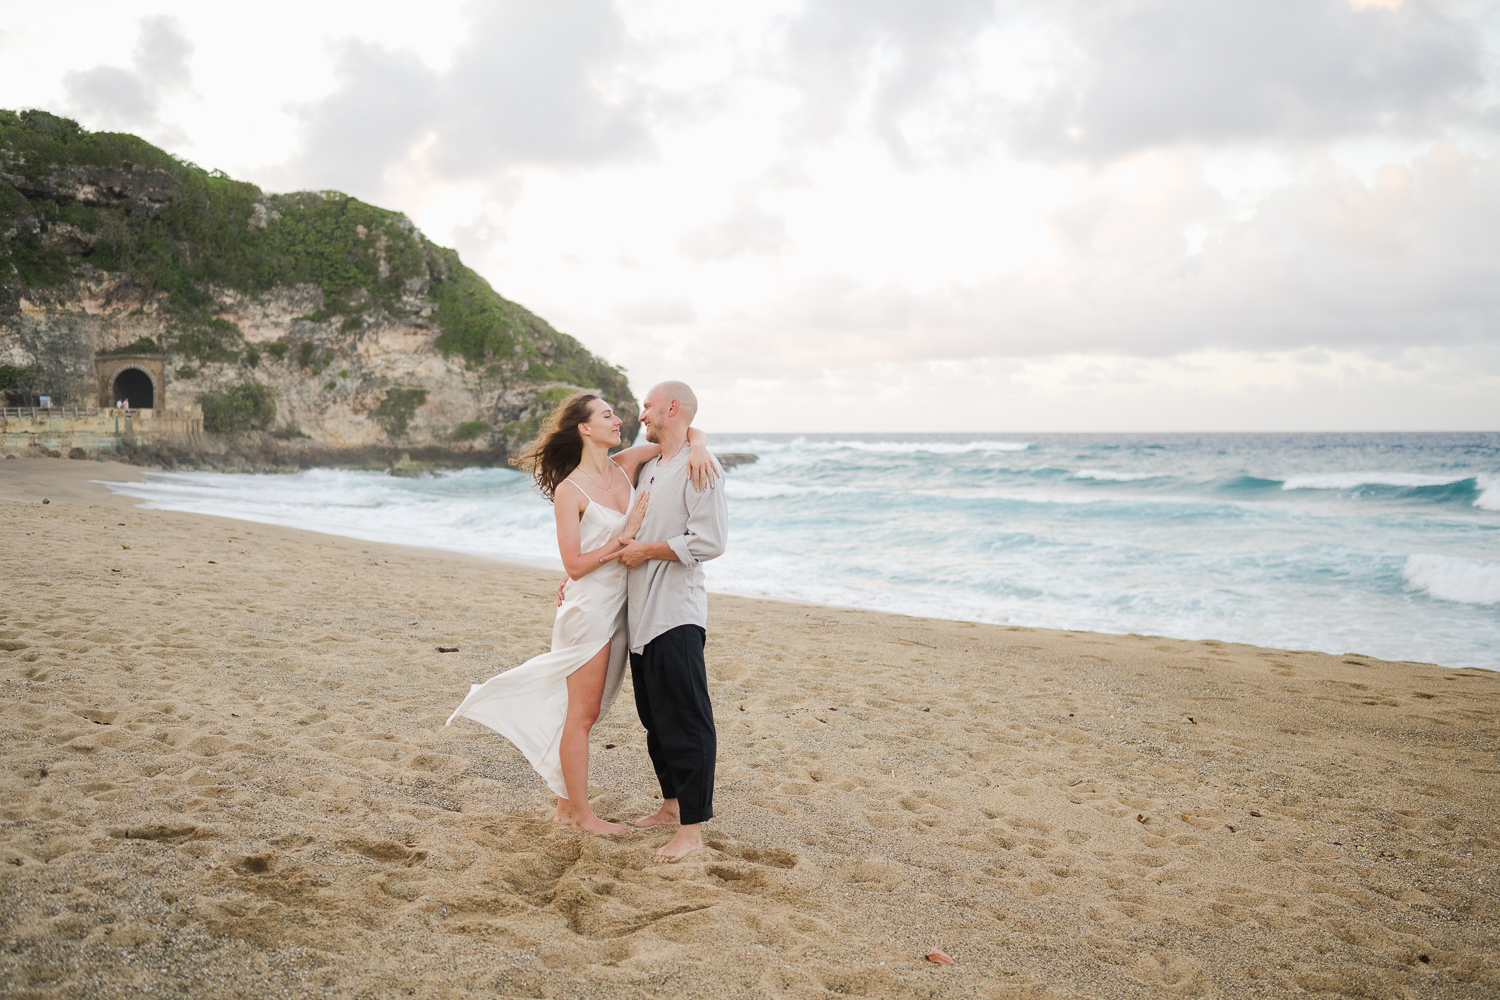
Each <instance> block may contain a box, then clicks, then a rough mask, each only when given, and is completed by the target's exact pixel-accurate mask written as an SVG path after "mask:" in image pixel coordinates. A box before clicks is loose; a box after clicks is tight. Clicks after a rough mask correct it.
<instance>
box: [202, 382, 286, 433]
mask: <svg viewBox="0 0 1500 1000" xmlns="http://www.w3.org/2000/svg"><path fill="white" fill-rule="evenodd" d="M198 403H199V405H200V406H202V407H203V429H204V430H206V431H212V432H213V433H215V434H237V433H239V432H240V431H250V430H255V431H263V430H266V429H268V428H269V427H270V426H271V424H272V423H273V422H274V421H275V420H276V394H275V393H274V392H273V391H272V390H271V389H269V388H267V387H266V386H263V385H257V384H256V383H254V382H243V383H241V384H239V385H237V386H233V387H232V388H229V389H224V390H221V391H217V392H205V393H203V394H202V395H200V396H199V397H198Z"/></svg>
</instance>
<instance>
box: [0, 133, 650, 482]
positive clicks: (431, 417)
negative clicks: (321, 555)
mask: <svg viewBox="0 0 1500 1000" xmlns="http://www.w3.org/2000/svg"><path fill="white" fill-rule="evenodd" d="M158 353H159V354H165V356H166V371H167V382H168V385H167V403H168V405H169V406H185V405H190V404H192V403H195V402H197V403H201V405H202V406H203V409H204V418H205V425H206V426H207V427H209V428H210V429H211V430H214V431H216V432H217V434H218V435H219V438H218V442H217V443H215V442H214V441H210V442H209V446H208V447H207V450H206V451H205V454H204V455H200V456H197V457H199V458H204V460H205V461H209V464H214V463H213V462H212V461H211V454H212V453H223V454H230V455H231V456H233V455H239V456H240V457H241V458H243V456H244V455H245V454H249V453H253V455H254V456H258V458H257V461H260V460H263V461H265V462H268V463H271V464H288V463H294V464H303V465H306V464H334V463H337V464H351V463H352V464H369V463H370V462H380V461H385V460H387V459H388V458H389V457H391V456H394V455H397V454H401V453H406V454H409V455H412V456H414V457H417V458H418V459H419V460H421V461H427V462H436V463H441V464H455V463H462V464H472V463H489V462H496V461H499V460H502V459H503V458H504V457H505V456H506V454H507V453H508V452H511V451H513V450H514V449H515V448H516V447H517V446H518V445H519V444H520V443H521V442H522V441H524V440H525V439H526V438H527V437H528V436H529V435H530V434H531V433H534V431H535V429H536V427H537V424H538V422H539V421H540V419H541V418H542V416H543V415H544V414H545V412H546V411H547V410H548V409H549V408H550V406H551V405H552V404H553V403H555V401H556V400H557V399H559V398H560V397H561V396H562V395H565V394H566V393H567V392H569V391H571V390H572V389H573V388H575V387H582V388H587V389H593V390H597V391H599V392H600V393H601V394H602V395H604V397H605V398H607V399H609V400H610V401H611V402H612V403H613V404H615V406H616V409H617V410H618V411H619V412H620V413H621V416H623V417H625V418H626V427H625V428H624V430H625V433H626V434H627V435H633V434H634V431H635V428H636V422H635V417H636V406H635V402H634V400H633V398H632V395H631V392H630V387H629V385H628V383H627V381H626V378H625V375H624V373H623V372H622V371H621V370H620V369H618V368H616V367H614V366H611V365H609V364H607V363H606V362H604V361H602V360H601V359H599V358H597V357H595V356H594V355H592V354H590V353H589V352H588V351H587V350H586V349H585V348H584V347H583V346H582V345H581V344H579V343H578V341H576V340H575V339H573V338H572V337H570V336H567V335H566V334H563V333H559V332H558V331H557V330H555V329H553V328H552V327H551V326H550V325H549V324H548V323H547V322H546V321H545V320H542V319H541V318H539V317H538V316H536V315H534V314H533V313H531V312H529V311H527V310H526V309H525V308H523V307H521V306H520V305H517V304H516V303H514V302H511V301H509V300H507V299H505V298H503V297H501V296H500V295H499V294H497V293H496V292H495V291H494V289H492V288H491V287H490V286H489V284H488V283H487V282H486V281H485V280H484V279H483V278H481V277H480V276H479V275H478V274H476V273H475V272H474V271H472V270H470V269H469V268H468V267H465V266H464V264H463V262H462V261H460V260H459V258H458V254H457V253H455V252H454V251H453V250H449V249H447V248H444V247H440V246H437V245H435V244H433V243H431V242H430V241H429V240H427V238H426V237H424V236H423V235H422V234H421V233H420V232H419V231H417V229H416V227H415V226H413V225H412V223H411V222H410V221H409V220H408V219H407V218H406V217H405V216H403V215H401V214H400V213H398V212H393V211H389V210H387V209H383V208H377V207H376V206H374V205H368V204H365V203H364V202H361V201H359V200H358V199H355V198H351V197H349V196H347V195H344V194H340V193H338V192H334V191H316V192H314V191H302V192H297V193H293V194H279V195H278V194H267V193H265V192H263V191H261V190H260V189H259V188H258V187H256V186H255V185H253V184H248V183H245V182H243V181H236V180H234V179H232V178H230V177H227V176H225V175H223V174H222V173H219V172H217V171H206V170H203V169H201V168H200V167H197V166H195V165H193V164H191V163H187V162H184V161H181V160H178V159H176V158H174V157H172V156H171V155H169V154H168V153H166V152H164V151H162V150H160V149H157V148H156V147H154V146H152V145H151V144H149V143H147V142H145V141H144V140H142V139H140V138H138V137H136V136H133V135H126V134H120V133H107V132H88V131H86V130H84V129H82V128H80V127H79V126H78V125H77V124H76V123H75V122H72V121H70V120H68V119H66V118H60V117H57V116H55V115H51V114H48V113H46V112H43V111H24V112H20V113H16V112H9V111H0V393H5V394H8V395H9V396H10V397H11V398H12V400H13V401H14V402H15V403H24V402H28V401H29V398H30V397H31V396H34V395H40V394H49V395H51V396H52V398H53V400H54V401H55V402H63V403H67V404H75V403H76V404H80V405H92V404H93V403H95V402H96V401H97V397H98V394H99V391H100V390H99V386H98V379H97V375H96V367H95V361H96V359H97V358H99V357H106V356H109V355H112V354H113V355H119V354H158ZM158 405H160V404H159V402H158ZM231 445H232V447H231ZM215 449H217V452H216V451H215ZM236 449H238V450H237V451H236ZM205 456H210V457H205ZM148 457H150V456H148ZM156 457H158V458H164V459H166V460H171V458H172V456H171V455H159V456H156ZM177 457H178V458H182V457H185V456H181V455H179V456H177ZM186 457H188V458H189V460H192V458H193V456H186Z"/></svg>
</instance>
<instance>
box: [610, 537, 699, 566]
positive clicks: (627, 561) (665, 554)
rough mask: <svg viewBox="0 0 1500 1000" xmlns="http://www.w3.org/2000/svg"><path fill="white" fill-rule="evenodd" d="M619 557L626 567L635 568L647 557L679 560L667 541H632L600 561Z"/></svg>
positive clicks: (670, 560) (671, 560) (672, 560)
mask: <svg viewBox="0 0 1500 1000" xmlns="http://www.w3.org/2000/svg"><path fill="white" fill-rule="evenodd" d="M611 559H618V560H620V563H621V564H622V565H623V566H624V567H625V568H626V569H635V568H636V567H637V566H639V565H640V564H641V563H643V562H645V561H646V560H647V559H664V560H667V561H669V562H679V561H680V560H679V559H678V558H677V553H676V552H673V551H672V547H671V546H670V545H668V544H667V543H666V542H635V541H633V542H631V543H630V544H628V545H626V546H625V547H624V548H623V549H620V550H619V551H618V552H612V553H610V554H609V555H607V556H603V557H602V558H600V560H599V561H600V562H609V561H610V560H611Z"/></svg>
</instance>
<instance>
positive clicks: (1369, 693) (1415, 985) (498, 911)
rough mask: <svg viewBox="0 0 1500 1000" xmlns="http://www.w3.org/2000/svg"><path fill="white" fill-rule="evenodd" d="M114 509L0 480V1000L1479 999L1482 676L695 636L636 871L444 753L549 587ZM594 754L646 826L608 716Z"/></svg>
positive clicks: (1499, 985)
mask: <svg viewBox="0 0 1500 1000" xmlns="http://www.w3.org/2000/svg"><path fill="white" fill-rule="evenodd" d="M138 475H139V470H136V469H133V468H131V467H127V466H112V467H111V466H105V465H104V464H102V463H93V462H83V461H67V460H47V459H37V460H30V459H27V460H8V461H5V460H0V552H3V554H4V565H5V577H4V582H3V587H4V599H3V601H0V747H3V754H4V762H3V766H0V813H3V815H0V995H4V996H7V997H18V998H21V997H27V998H30V997H36V998H43V997H45V998H53V997H57V998H61V997H87V998H96V997H179V996H193V997H245V998H250V997H255V998H261V997H266V996H287V997H302V996H310V997H323V996H327V997H404V996H416V997H424V998H426V997H437V998H446V997H469V996H481V995H482V996H501V997H595V996H597V997H610V998H634V997H657V996H685V997H740V996H744V997H759V996H788V997H821V996H829V995H837V996H869V997H954V998H960V997H962V998H968V997H992V998H1022V997H1035V998H1042V997H1116V996H1118V997H1162V996H1185V997H1193V996H1197V997H1215V996H1223V997H1239V996H1267V997H1280V996H1289V995H1327V996H1334V997H1337V996H1358V997H1434V996H1440V997H1493V996H1495V995H1496V994H1497V993H1500V957H1497V956H1500V943H1497V931H1500V898H1497V894H1496V888H1497V881H1500V863H1497V862H1500V834H1497V833H1496V830H1497V820H1500V815H1497V813H1500V810H1497V804H1500V803H1497V792H1500V776H1497V772H1500V752H1497V749H1500V748H1497V742H1500V675H1497V674H1494V673H1490V672H1487V671H1481V670H1447V669H1443V668H1441V667H1438V666H1433V665H1428V664H1416V663H1388V662H1382V661H1379V660H1374V659H1371V658H1369V657H1365V656H1359V655H1342V656H1328V655H1324V654H1319V653H1305V652H1285V651H1279V650H1270V649H1259V648H1255V647H1250V646H1241V645H1229V644H1223V643H1217V642H1187V641H1178V640H1168V639H1158V638H1150V637H1141V636H1108V635H1095V634H1089V633H1076V632H1058V631H1044V630H1035V629H1022V628H1007V627H998V626H984V625H969V624H964V623H957V622H945V621H933V620H924V619H916V618H903V617H899V616H891V615H879V614H872V613H866V612H857V611H845V610H836V609H829V608H820V607H809V606H804V605H796V604H786V603H776V602H770V601H755V600H748V599H743V598H733V597H723V596H716V597H714V598H713V599H712V601H711V617H712V621H711V626H710V631H709V635H710V641H709V646H708V662H709V671H710V677H711V682H712V686H713V696H714V700H715V708H716V713H717V717H718V726H719V740H720V744H719V758H720V759H719V782H718V791H717V796H716V806H717V809H718V816H717V817H716V818H715V819H714V820H713V821H712V822H710V823H709V824H708V825H706V826H705V833H706V835H707V838H708V841H709V844H710V845H711V846H710V848H709V849H708V850H705V851H703V852H701V853H700V854H697V855H694V856H692V857H690V858H689V859H687V860H686V861H684V862H683V863H681V864H678V865H675V866H654V865H652V864H650V858H651V854H652V852H653V851H654V849H655V848H656V847H657V846H659V845H660V844H661V843H663V842H665V841H666V840H667V839H668V837H669V836H670V832H669V831H664V830H653V831H649V832H642V833H640V834H637V835H636V836H634V837H630V838H613V839H597V838H593V837H588V836H585V835H581V834H576V833H573V832H571V831H567V830H559V829H555V828H554V827H553V826H552V825H551V824H550V823H549V822H548V817H549V816H550V814H551V806H552V800H551V798H550V796H549V794H548V793H547V791H546V789H545V787H544V786H543V785H542V783H541V781H540V779H538V778H537V777H536V776H535V775H534V774H533V772H532V771H531V770H530V768H529V767H528V766H527V765H526V763H525V761H524V760H522V759H521V757H520V755H519V754H518V753H517V752H516V751H515V750H514V749H513V748H511V747H510V745H509V744H507V743H506V742H505V741H504V740H502V739H500V738H499V737H497V736H495V735H494V734H492V733H490V732H489V731H487V730H485V729H482V728H481V727H479V726H477V725H475V724H473V723H468V722H460V723H456V724H455V725H454V726H453V727H450V728H444V727H443V721H444V719H446V718H447V716H448V714H449V712H451V711H452V709H453V707H454V705H456V704H457V703H458V701H459V699H460V698H461V697H462V695H463V694H464V692H466V691H467V690H468V686H469V684H470V683H472V682H475V681H478V680H481V679H483V678H486V677H489V676H491V675H492V674H494V673H497V672H499V671H500V670H503V669H505V668H507V667H510V666H513V665H515V664H517V663H520V662H521V661H522V660H524V659H526V658H527V657H529V656H531V655H533V654H534V653H536V652H539V651H541V650H543V649H545V648H546V647H547V644H548V642H549V639H550V630H551V617H552V611H553V607H552V600H551V598H550V594H551V592H552V588H553V587H554V586H555V584H556V579H555V578H554V577H551V576H549V575H547V574H544V573H538V572H537V571H535V570H532V569H527V568H522V567H514V566H509V565H504V564H500V563H495V562H490V561H485V560H480V559H475V558H466V557H463V556H458V555H452V554H446V553H437V552H428V551H423V550H419V549H410V548H401V547H397V546H389V545H378V544H371V543H367V542H359V541H353V540H349V539H341V538H335V537H331V536H326V535H317V534H312V533H307V532H299V531H294V530H289V529H283V528H275V527H268V526H263V525H256V524H248V523H245V522H238V521H229V520H224V519H218V518H211V517H201V516H194V515H186V514H177V513H168V512H160V511H145V510H139V509H136V508H135V507H134V506H133V504H134V503H135V501H133V500H129V499H126V498H118V497H113V496H111V495H110V494H108V493H107V492H105V491H104V490H103V489H102V488H101V487H97V486H92V485H90V484H88V483H87V480H88V479H100V478H102V479H119V478H126V477H135V476H138ZM43 497H45V498H47V499H49V500H50V501H51V502H50V503H49V504H46V505H43V504H41V502H40V501H41V499H42V498H43ZM439 645H445V646H446V645H454V646H458V647H459V651H458V652H456V653H439V652H438V651H437V647H438V646H439ZM593 754H594V768H593V780H594V783H595V799H594V804H595V808H596V810H597V811H598V812H599V813H600V815H603V816H606V817H610V818H616V819H619V818H629V817H632V816H635V815H638V814H640V813H643V812H646V811H648V810H650V809H652V808H654V807H655V804H656V799H655V794H656V789H655V787H654V784H653V782H652V780H651V778H650V770H649V766H648V763H647V761H646V757H645V750H644V738H643V735H642V733H641V731H640V729H639V726H638V724H637V722H636V720H635V718H634V713H633V710H632V707H631V699H630V693H629V692H628V691H626V692H625V693H624V694H622V697H621V699H620V701H619V703H618V705H617V706H616V709H615V711H614V712H613V713H612V714H611V715H610V716H609V717H608V718H606V719H605V720H604V721H603V723H601V725H600V726H599V727H598V728H597V729H596V731H595V737H594V740H593ZM933 947H937V948H941V949H942V950H943V951H945V952H946V953H947V954H949V955H951V956H952V957H953V959H954V960H955V964H954V965H952V966H939V965H936V964H933V963H932V962H929V961H927V960H926V959H924V957H923V956H924V954H925V953H926V952H927V951H928V950H929V949H930V948H933Z"/></svg>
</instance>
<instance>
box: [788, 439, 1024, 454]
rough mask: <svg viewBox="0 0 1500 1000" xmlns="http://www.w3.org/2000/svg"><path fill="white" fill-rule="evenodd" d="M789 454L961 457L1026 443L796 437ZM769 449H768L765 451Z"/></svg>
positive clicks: (1013, 448) (1012, 448)
mask: <svg viewBox="0 0 1500 1000" xmlns="http://www.w3.org/2000/svg"><path fill="white" fill-rule="evenodd" d="M773 447H774V446H773ZM782 447H784V448H786V449H787V450H789V451H862V452H871V453H878V454H886V455H916V454H929V455H964V454H969V453H971V452H976V451H980V452H984V451H1025V450H1026V449H1028V448H1030V447H1031V442H1030V441H963V442H953V441H808V440H806V439H805V438H798V439H796V440H794V441H791V442H789V443H788V444H786V445H783V446H782ZM767 450H771V449H767Z"/></svg>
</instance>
